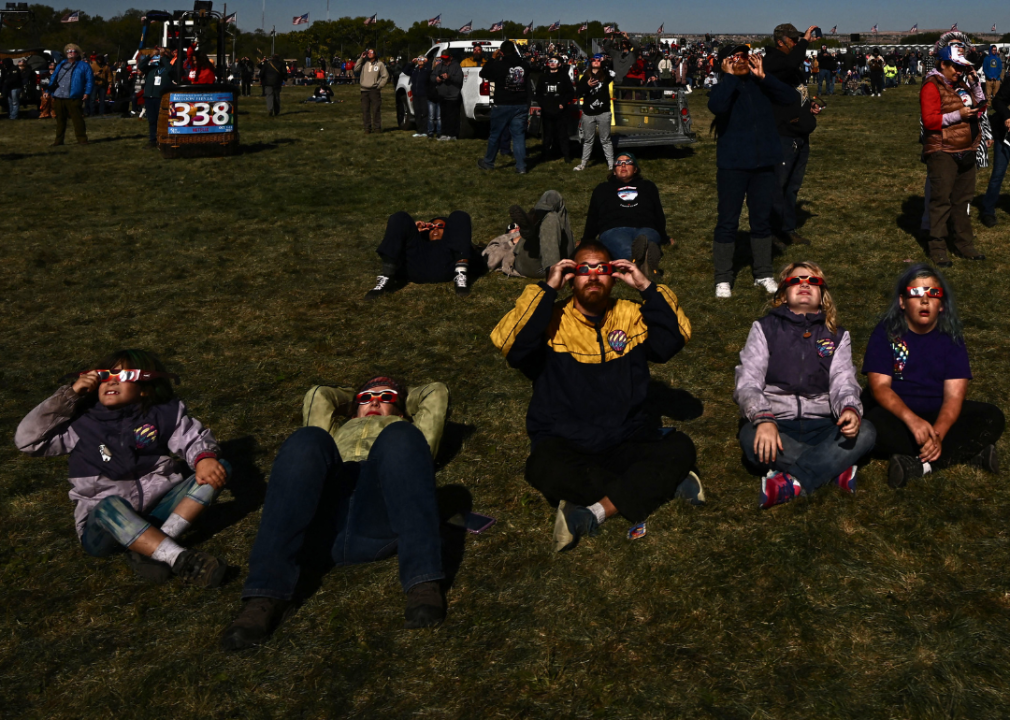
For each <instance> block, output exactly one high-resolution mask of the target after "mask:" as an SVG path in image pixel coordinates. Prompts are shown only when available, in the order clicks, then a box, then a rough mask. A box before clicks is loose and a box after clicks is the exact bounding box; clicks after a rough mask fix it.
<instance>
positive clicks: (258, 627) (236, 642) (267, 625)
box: [221, 597, 290, 650]
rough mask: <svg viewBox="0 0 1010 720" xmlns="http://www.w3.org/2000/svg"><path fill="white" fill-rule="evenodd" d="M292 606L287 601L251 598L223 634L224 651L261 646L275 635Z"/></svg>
mask: <svg viewBox="0 0 1010 720" xmlns="http://www.w3.org/2000/svg"><path fill="white" fill-rule="evenodd" d="M289 606H290V603H289V602H288V601H286V600H277V599H275V598H268V597H251V598H249V599H247V600H246V601H245V602H244V603H243V604H242V609H241V610H240V611H239V614H238V616H236V618H235V619H234V620H233V621H232V623H231V625H229V626H228V627H227V629H226V630H225V631H224V633H222V634H221V649H222V650H245V649H246V648H250V647H252V646H253V645H259V644H260V643H261V642H263V641H264V640H266V639H267V638H268V637H270V635H271V634H273V631H274V630H276V629H277V626H278V625H280V624H281V621H282V620H283V619H284V613H285V610H286V609H287V608H288V607H289Z"/></svg>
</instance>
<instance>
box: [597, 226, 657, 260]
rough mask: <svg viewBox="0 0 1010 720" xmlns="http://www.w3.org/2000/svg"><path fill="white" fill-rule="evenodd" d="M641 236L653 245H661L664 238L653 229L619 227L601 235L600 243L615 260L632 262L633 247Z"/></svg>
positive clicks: (605, 231)
mask: <svg viewBox="0 0 1010 720" xmlns="http://www.w3.org/2000/svg"><path fill="white" fill-rule="evenodd" d="M639 235H645V237H646V239H647V240H648V241H649V242H651V243H656V244H657V245H659V244H661V243H662V241H663V238H661V237H660V236H659V232H657V231H656V230H653V229H652V228H630V227H618V228H610V229H609V230H604V231H603V232H601V233H600V242H601V243H603V244H604V245H606V246H607V250H609V251H610V255H611V257H613V258H614V260H621V259H623V260H631V259H632V258H631V245H632V243H634V241H635V238H636V237H638V236H639Z"/></svg>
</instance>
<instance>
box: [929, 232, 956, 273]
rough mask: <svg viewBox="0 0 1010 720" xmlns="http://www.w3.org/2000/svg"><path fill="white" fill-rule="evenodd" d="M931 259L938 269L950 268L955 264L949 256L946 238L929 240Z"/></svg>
mask: <svg viewBox="0 0 1010 720" xmlns="http://www.w3.org/2000/svg"><path fill="white" fill-rule="evenodd" d="M929 259H930V260H932V261H933V264H934V265H936V266H937V267H950V266H951V265H953V264H954V263H952V262H951V261H950V257H948V255H947V240H946V239H945V238H935V237H932V236H931V237H930V238H929Z"/></svg>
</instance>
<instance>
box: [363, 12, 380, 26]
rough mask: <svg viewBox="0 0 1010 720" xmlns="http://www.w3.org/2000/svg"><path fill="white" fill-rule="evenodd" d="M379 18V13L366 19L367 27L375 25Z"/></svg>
mask: <svg viewBox="0 0 1010 720" xmlns="http://www.w3.org/2000/svg"><path fill="white" fill-rule="evenodd" d="M378 17H379V13H375V15H372V17H368V18H365V25H374V24H375V21H376V19H377V18H378Z"/></svg>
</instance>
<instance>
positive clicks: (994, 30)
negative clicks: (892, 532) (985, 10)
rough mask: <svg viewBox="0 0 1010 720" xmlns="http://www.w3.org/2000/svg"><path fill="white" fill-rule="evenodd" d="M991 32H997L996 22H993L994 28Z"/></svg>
mask: <svg viewBox="0 0 1010 720" xmlns="http://www.w3.org/2000/svg"><path fill="white" fill-rule="evenodd" d="M989 32H996V23H993V24H992V30H990V31H989Z"/></svg>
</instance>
